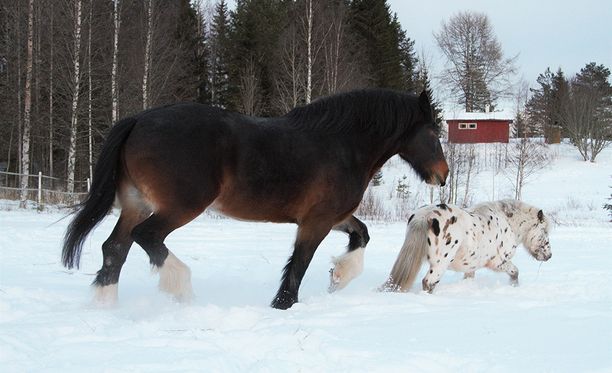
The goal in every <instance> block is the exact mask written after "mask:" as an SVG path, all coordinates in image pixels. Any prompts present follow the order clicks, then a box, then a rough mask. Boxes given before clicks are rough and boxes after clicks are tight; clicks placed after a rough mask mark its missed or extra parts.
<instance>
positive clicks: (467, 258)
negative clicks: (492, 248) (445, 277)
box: [449, 247, 489, 272]
mask: <svg viewBox="0 0 612 373" xmlns="http://www.w3.org/2000/svg"><path fill="white" fill-rule="evenodd" d="M488 261H489V255H488V253H486V252H485V251H484V250H480V248H469V247H468V248H461V249H459V250H458V251H457V254H455V258H453V261H452V262H451V263H450V265H449V268H450V269H451V270H453V271H455V272H473V271H474V270H476V269H478V268H482V267H484V266H485V265H486V264H487V262H488Z"/></svg>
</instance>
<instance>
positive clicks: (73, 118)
mask: <svg viewBox="0 0 612 373" xmlns="http://www.w3.org/2000/svg"><path fill="white" fill-rule="evenodd" d="M81 12H82V1H81V0H76V1H75V9H74V30H73V37H74V44H73V51H72V52H73V55H72V66H73V70H72V87H71V88H72V105H71V109H70V140H69V141H70V142H69V145H68V171H67V179H68V180H67V185H66V189H67V191H68V192H69V193H73V192H74V173H75V168H76V142H77V124H78V106H79V93H80V85H81V63H80V51H81Z"/></svg>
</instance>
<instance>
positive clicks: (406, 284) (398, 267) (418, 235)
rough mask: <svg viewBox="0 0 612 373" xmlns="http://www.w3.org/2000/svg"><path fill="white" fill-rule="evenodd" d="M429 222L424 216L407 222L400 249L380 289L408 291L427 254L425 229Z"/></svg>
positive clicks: (426, 229)
mask: <svg viewBox="0 0 612 373" xmlns="http://www.w3.org/2000/svg"><path fill="white" fill-rule="evenodd" d="M428 230H429V223H428V222H427V219H425V218H421V219H419V218H414V219H412V221H411V222H410V223H408V230H407V232H406V239H405V240H404V245H403V246H402V249H401V250H400V252H399V254H398V256H397V259H396V260H395V264H393V268H392V269H391V273H390V274H389V278H388V279H387V281H386V282H385V283H384V284H383V285H382V286H381V288H380V290H382V291H408V290H410V287H411V286H412V284H413V283H414V279H415V278H416V275H417V274H418V273H419V270H420V269H421V264H422V263H423V259H424V258H425V256H426V255H427V250H428V246H427V233H428V232H427V231H428Z"/></svg>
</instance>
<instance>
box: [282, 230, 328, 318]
mask: <svg viewBox="0 0 612 373" xmlns="http://www.w3.org/2000/svg"><path fill="white" fill-rule="evenodd" d="M332 225H333V223H326V222H323V221H313V220H311V221H308V222H305V223H302V224H300V226H299V227H298V232H297V238H296V240H295V246H294V249H293V254H292V255H291V257H290V258H289V260H288V261H287V265H285V268H284V270H283V277H282V280H281V286H280V288H279V289H278V293H277V294H276V297H274V300H273V301H272V304H271V305H272V307H274V308H279V309H283V310H286V309H287V308H289V307H291V306H292V305H293V304H294V303H296V302H297V301H298V290H299V288H300V283H301V282H302V278H303V277H304V274H305V273H306V269H307V268H308V265H309V264H310V261H311V260H312V257H313V256H314V253H315V251H316V250H317V247H319V244H320V243H321V241H323V239H324V238H325V236H327V234H328V233H329V231H330V230H331V228H332Z"/></svg>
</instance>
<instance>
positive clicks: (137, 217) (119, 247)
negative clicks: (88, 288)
mask: <svg viewBox="0 0 612 373" xmlns="http://www.w3.org/2000/svg"><path fill="white" fill-rule="evenodd" d="M143 219H144V217H143V216H142V213H140V212H133V211H130V210H122V211H121V216H120V217H119V220H118V221H117V224H116V225H115V228H114V229H113V232H112V233H111V235H110V236H109V237H108V238H107V239H106V241H105V242H104V243H103V244H102V254H103V258H104V260H103V264H102V268H101V269H100V270H99V271H98V273H97V275H96V278H95V280H94V281H93V283H92V286H94V288H95V296H94V300H95V302H96V303H98V304H101V305H113V304H114V303H115V302H116V301H117V283H118V282H119V274H120V273H121V267H122V266H123V263H125V259H126V258H127V255H128V252H129V251H130V247H131V246H132V243H133V242H134V241H133V239H132V237H131V236H130V232H131V230H132V228H133V227H134V225H136V224H137V223H138V222H139V221H141V220H143Z"/></svg>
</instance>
